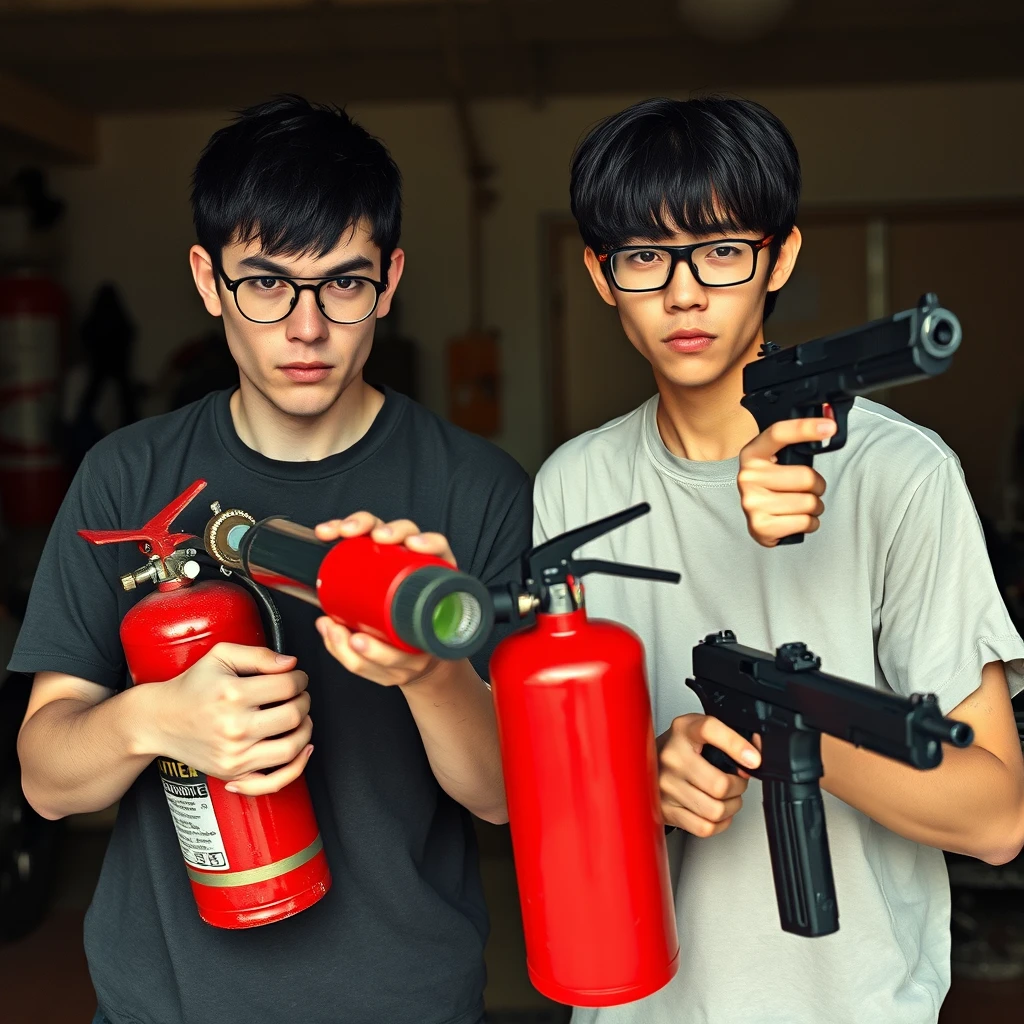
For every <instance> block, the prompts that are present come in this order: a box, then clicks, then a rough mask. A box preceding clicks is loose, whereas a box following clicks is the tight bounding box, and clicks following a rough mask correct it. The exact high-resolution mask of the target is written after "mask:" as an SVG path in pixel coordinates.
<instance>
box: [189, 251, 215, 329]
mask: <svg viewBox="0 0 1024 1024" xmlns="http://www.w3.org/2000/svg"><path fill="white" fill-rule="evenodd" d="M188 262H189V266H190V267H191V268H192V280H193V281H195V283H196V290H197V291H198V292H199V296H200V298H201V299H202V300H203V305H204V306H205V307H206V312H207V313H209V314H210V316H220V315H221V314H222V313H223V311H224V309H223V306H222V305H221V301H220V292H219V291H218V290H217V271H216V270H214V268H213V260H212V259H211V258H210V254H209V253H208V252H207V251H206V250H205V249H204V248H203V247H202V246H201V245H193V246H192V248H191V249H189V251H188Z"/></svg>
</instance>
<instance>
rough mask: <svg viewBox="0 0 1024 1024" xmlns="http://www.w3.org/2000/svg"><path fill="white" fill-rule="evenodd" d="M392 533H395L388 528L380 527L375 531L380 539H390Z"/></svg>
mask: <svg viewBox="0 0 1024 1024" xmlns="http://www.w3.org/2000/svg"><path fill="white" fill-rule="evenodd" d="M394 532H395V531H394V530H392V529H391V527H390V526H381V527H379V528H378V530H377V533H379V534H380V536H382V537H390V536H391V534H392V533H394Z"/></svg>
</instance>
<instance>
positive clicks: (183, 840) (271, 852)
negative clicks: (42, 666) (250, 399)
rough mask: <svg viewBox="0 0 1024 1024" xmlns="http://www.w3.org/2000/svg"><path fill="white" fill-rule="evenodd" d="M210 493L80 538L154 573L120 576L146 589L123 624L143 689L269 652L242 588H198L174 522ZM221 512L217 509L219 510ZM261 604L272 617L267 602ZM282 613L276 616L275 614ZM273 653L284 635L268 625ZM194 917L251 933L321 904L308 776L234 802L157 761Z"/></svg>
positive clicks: (219, 786) (209, 780) (319, 846)
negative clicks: (221, 656)
mask: <svg viewBox="0 0 1024 1024" xmlns="http://www.w3.org/2000/svg"><path fill="white" fill-rule="evenodd" d="M205 486H206V481H205V480H197V481H196V482H195V483H193V484H192V485H191V486H190V487H189V488H188V489H187V490H186V491H184V492H183V493H182V494H180V495H179V496H178V497H177V498H175V499H174V501H172V502H171V503H170V504H169V505H168V506H167V507H166V508H165V509H163V510H162V511H161V512H159V513H157V515H155V516H154V517H153V518H152V519H151V520H150V521H149V522H148V523H146V525H145V526H143V527H142V528H141V529H138V530H79V531H78V532H79V534H80V535H81V536H82V537H84V538H85V539H86V540H87V541H89V542H90V543H92V544H114V543H119V542H122V541H135V542H136V543H138V545H139V549H140V550H141V551H142V552H143V554H145V555H147V556H148V559H149V560H148V562H147V563H146V564H145V565H144V566H143V567H142V568H141V569H138V570H137V571H136V572H134V573H129V574H128V575H126V576H122V577H121V584H122V586H123V587H124V589H125V590H134V589H135V587H136V586H137V585H138V584H140V583H143V582H151V583H155V584H156V586H157V592H156V593H154V594H149V595H148V596H146V597H144V598H143V599H142V600H141V601H139V603H138V604H136V605H135V606H134V607H133V608H132V609H131V611H129V612H128V614H127V615H126V616H125V618H124V621H123V622H122V623H121V643H122V645H123V646H124V652H125V658H126V660H127V662H128V671H129V672H130V673H131V677H132V681H133V682H134V683H135V684H136V685H141V684H143V683H161V682H165V681H167V680H168V679H173V678H174V677H175V676H178V675H180V674H181V673H182V672H184V671H185V670H186V669H187V668H189V667H190V666H192V665H194V664H195V663H196V662H197V661H198V660H199V659H200V658H201V657H202V656H203V655H204V654H206V653H207V651H209V650H210V649H211V648H213V647H214V646H215V645H216V644H218V643H232V644H245V645H249V646H255V647H263V646H265V645H266V641H265V636H264V630H263V625H262V623H261V620H260V612H259V608H258V606H257V604H256V602H255V600H254V599H253V598H252V597H251V596H250V595H249V593H247V592H246V591H245V590H244V589H243V588H242V587H240V586H237V585H236V584H233V583H228V582H226V581H223V580H217V581H212V580H207V581H203V582H198V583H197V582H195V580H196V577H197V576H198V574H199V564H198V563H197V562H195V561H193V558H194V556H195V555H196V551H195V550H194V549H192V548H184V549H179V550H175V549H176V548H178V546H179V545H181V544H183V543H184V542H185V541H188V540H190V539H192V535H191V534H187V533H170V527H171V523H172V522H173V521H174V520H175V519H176V518H177V516H178V515H180V514H181V511H182V510H183V509H184V508H185V506H186V505H188V504H189V502H190V501H192V499H193V498H194V497H195V496H196V495H197V494H198V493H199V492H200V491H201V490H202V489H203V488H204V487H205ZM215 507H216V506H215ZM265 603H266V604H267V605H268V606H269V609H270V610H271V611H272V612H273V611H274V609H273V605H272V603H270V602H269V598H265ZM275 614H276V613H275ZM272 630H273V632H274V638H275V649H276V650H277V651H278V652H279V653H280V651H281V647H280V642H279V641H280V634H279V630H278V628H277V624H276V622H275V621H273V620H272ZM157 768H158V770H159V773H160V781H161V782H162V783H163V788H164V792H165V794H166V796H167V803H168V805H169V807H170V810H171V818H172V819H173V821H174V827H175V831H176V832H177V834H178V841H179V843H180V845H181V852H182V855H183V856H184V859H185V864H186V870H187V873H188V877H189V879H190V881H191V883H192V892H193V894H194V895H195V899H196V903H197V905H198V907H199V916H200V917H201V918H202V919H203V920H204V921H206V922H207V923H208V924H212V925H216V926H217V927H219V928H254V927H256V926H258V925H263V924H270V923H272V922H274V921H281V920H283V919H284V918H286V917H291V916H292V915H294V914H297V913H299V912H300V911H302V910H305V909H306V908H307V907H310V906H312V905H313V904H314V903H316V902H317V901H318V900H319V899H320V898H321V897H322V896H323V895H324V894H325V893H326V892H327V890H328V889H329V888H330V887H331V873H330V869H329V868H328V865H327V858H326V856H325V855H324V851H323V842H322V840H321V838H320V830H319V828H318V827H317V823H316V818H315V817H314V814H313V805H312V802H311V801H310V797H309V790H308V788H307V786H306V780H305V777H304V776H299V778H298V779H296V780H295V781H294V782H291V783H289V784H288V785H287V786H285V788H284V789H282V790H280V791H279V792H277V793H271V794H268V795H266V796H244V795H242V794H239V793H229V792H228V791H227V790H225V788H224V783H223V782H222V781H221V780H220V779H215V778H213V777H212V776H208V775H204V774H203V773H202V772H198V771H196V770H195V769H194V768H192V767H191V766H190V765H187V764H182V763H181V762H179V761H173V760H171V759H170V758H165V757H161V758H158V759H157Z"/></svg>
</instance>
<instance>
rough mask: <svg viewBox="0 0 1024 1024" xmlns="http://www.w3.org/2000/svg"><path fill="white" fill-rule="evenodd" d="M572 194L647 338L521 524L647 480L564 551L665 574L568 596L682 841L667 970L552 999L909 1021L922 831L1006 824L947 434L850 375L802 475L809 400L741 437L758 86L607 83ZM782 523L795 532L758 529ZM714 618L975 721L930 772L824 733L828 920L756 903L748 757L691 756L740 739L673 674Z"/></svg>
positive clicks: (600, 271) (620, 1016) (913, 1012)
mask: <svg viewBox="0 0 1024 1024" xmlns="http://www.w3.org/2000/svg"><path fill="white" fill-rule="evenodd" d="M570 193H571V199H572V208H573V212H574V214H575V216H576V219H577V222H578V223H579V227H580V232H581V234H582V236H583V240H584V242H585V244H586V251H585V257H584V258H585V262H586V266H587V269H588V270H589V272H590V275H591V277H592V279H593V283H594V286H595V288H596V289H597V291H598V293H599V295H600V296H601V298H602V299H604V301H605V302H607V303H608V304H610V305H612V306H614V307H615V308H616V310H617V312H618V315H619V319H620V321H621V323H622V328H623V331H624V333H625V335H626V337H627V338H628V340H629V342H630V343H632V345H633V346H634V347H635V348H636V349H637V350H638V351H639V352H640V353H641V355H643V356H644V358H646V359H647V360H648V361H649V362H650V364H651V368H652V370H653V371H654V382H655V385H656V387H657V394H656V395H655V396H654V397H653V398H651V399H650V400H649V401H647V402H645V403H644V404H643V405H642V406H641V407H640V408H638V409H636V410H634V411H633V412H630V413H628V414H626V415H624V416H621V417H619V418H618V419H615V420H613V421H611V422H610V423H607V424H605V425H604V426H602V427H599V428H598V429H596V430H592V431H590V432H588V433H586V434H583V435H582V436H580V437H577V438H576V439H574V440H572V441H570V442H568V443H567V444H566V445H564V446H563V447H562V448H560V449H559V450H558V451H557V452H556V453H555V454H554V455H553V456H552V457H551V458H550V459H549V460H548V462H547V463H546V464H545V465H544V467H543V468H542V469H541V471H540V473H539V474H538V478H537V482H536V486H535V491H534V503H535V524H534V533H535V541H539V540H542V539H545V538H547V537H550V536H552V535H554V534H557V533H560V532H562V531H563V530H566V529H571V528H573V527H576V526H579V525H581V524H582V523H585V522H588V521H590V520H593V519H597V518H599V517H601V516H605V515H608V514H610V513H611V512H614V511H617V510H618V509H621V508H624V507H626V506H629V505H631V504H634V503H635V502H638V501H641V500H645V501H649V502H650V504H651V507H652V511H651V513H650V515H648V516H645V517H643V518H642V519H640V520H638V521H637V522H636V523H634V524H633V525H632V526H630V527H629V529H627V530H620V531H617V532H616V533H614V534H610V535H609V536H608V537H607V538H602V539H601V540H598V541H595V542H594V543H593V544H592V545H590V546H588V547H587V548H586V549H585V553H586V554H587V555H589V556H592V557H605V558H613V559H615V560H616V561H624V562H630V563H635V564H640V565H660V566H663V567H664V568H666V569H676V570H679V571H680V572H681V573H682V582H681V583H680V584H679V585H678V586H674V587H666V586H665V584H662V583H646V582H641V581H636V580H625V579H618V578H615V577H610V576H609V577H604V576H595V577H593V578H592V579H591V580H590V581H589V582H588V584H587V595H588V606H589V608H590V611H591V614H593V615H596V616H602V617H607V618H610V619H615V620H618V621H621V622H624V623H626V624H627V625H629V626H631V627H632V628H633V629H634V630H635V631H636V632H637V633H638V634H639V636H640V637H641V638H642V640H643V642H644V645H645V648H646V652H647V659H648V660H647V666H648V676H649V680H650V684H651V691H652V700H653V705H654V712H655V720H656V729H657V732H658V734H659V740H658V748H659V753H660V766H661V773H660V781H661V801H662V813H663V815H664V819H665V821H666V823H668V824H669V825H673V826H677V827H678V829H679V830H680V831H679V832H677V833H676V834H675V836H676V838H673V840H672V841H673V842H676V841H678V842H680V843H682V849H681V850H679V849H677V850H676V851H675V852H677V853H681V862H680V874H679V877H678V881H677V883H676V910H677V914H678V924H679V935H680V946H681V956H680V967H679V972H678V974H677V975H676V977H675V979H674V980H673V981H672V982H670V983H669V984H668V985H667V986H666V987H665V988H664V989H663V990H662V991H660V992H658V993H656V994H654V995H652V996H650V997H648V998H647V999H646V1000H641V1001H640V1002H637V1003H633V1004H629V1005H626V1006H621V1007H616V1008H610V1009H605V1010H577V1011H576V1013H575V1015H574V1018H573V1019H574V1021H575V1022H576V1024H737V1022H740V1021H742V1022H744V1024H823V1022H828V1024H862V1022H864V1021H885V1022H886V1024H926V1022H931V1024H934V1022H935V1021H936V1019H937V1016H938V1012H939V1006H940V1004H941V1002H942V1000H943V998H944V995H945V993H946V990H947V988H948V986H949V975H950V969H949V968H950V965H949V953H950V934H949V914H950V903H949V886H948V880H947V877H946V870H945V864H944V861H943V856H942V853H941V850H943V849H947V850H953V851H956V852H959V853H963V854H967V855H969V856H974V857H979V858H981V859H983V860H986V861H989V862H990V863H993V864H998V863H1003V862H1005V861H1007V860H1009V859H1011V858H1012V857H1013V856H1014V855H1015V854H1016V853H1017V852H1018V851H1019V850H1020V848H1021V846H1022V844H1024V765H1022V760H1021V751H1020V745H1019V742H1018V740H1017V735H1016V730H1015V728H1014V723H1013V715H1012V712H1011V707H1010V695H1011V693H1015V692H1016V691H1018V690H1020V688H1021V685H1022V678H1024V677H1022V668H1024V663H1022V660H1021V659H1022V658H1024V644H1022V642H1021V639H1020V637H1019V636H1018V635H1017V633H1016V631H1015V630H1014V628H1013V626H1012V624H1011V622H1010V619H1009V617H1008V615H1007V612H1006V609H1005V607H1004V606H1003V603H1002V600H1001V598H1000V596H999V593H998V591H997V588H996V586H995V583H994V581H993V578H992V573H991V571H990V568H989V563H988V559H987V556H986V549H985V544H984V540H983V536H982V531H981V529H980V527H979V523H978V519H977V516H976V514H975V511H974V507H973V504H972V502H971V499H970V496H969V494H968V492H967V488H966V486H965V483H964V479H963V476H962V473H961V470H960V466H959V463H958V462H957V459H956V456H955V455H954V454H953V453H952V452H951V451H950V449H949V448H948V447H946V445H944V444H943V443H942V441H941V440H940V439H939V438H938V437H937V436H936V435H935V434H934V433H932V432H931V431H928V430H924V429H922V428H921V427H918V426H916V425H914V424H913V423H910V422H908V421H907V420H905V419H904V418H902V417H901V416H898V415H896V414H895V413H893V412H891V411H890V410H888V409H886V408H884V407H882V406H880V405H876V404H874V403H872V402H866V401H860V400H858V401H857V403H856V404H855V406H854V408H853V410H852V412H851V413H850V417H849V440H848V442H847V444H846V446H845V447H844V448H843V449H842V450H841V451H839V452H836V453H835V454H833V455H829V456H828V457H826V458H822V459H820V460H819V462H820V463H821V465H820V467H819V468H820V470H821V474H820V475H819V473H817V472H815V471H814V470H811V469H809V468H807V467H799V466H796V467H790V466H780V465H778V464H777V463H776V462H775V460H774V454H775V453H776V452H777V451H778V450H779V449H781V448H782V447H783V446H784V445H787V444H791V443H794V442H797V441H805V440H821V439H822V438H823V437H827V436H829V435H830V434H831V433H833V432H834V429H835V428H834V424H833V423H832V422H831V421H830V420H822V419H811V420H800V421H792V422H783V423H779V424H776V425H775V426H774V427H773V428H771V429H770V430H768V431H766V432H765V433H764V434H762V435H759V436H758V435H757V427H756V425H755V422H754V419H753V417H752V416H751V415H750V414H749V413H748V412H747V411H746V410H745V409H744V408H743V407H742V406H741V405H740V398H741V397H742V393H743V387H742V374H743V367H744V365H745V364H747V363H748V362H750V361H751V360H753V359H756V358H757V357H758V352H759V350H760V347H761V343H762V341H763V338H764V333H763V328H764V320H765V318H766V317H767V315H768V314H769V313H770V312H771V309H772V307H773V305H774V302H775V297H776V294H777V292H778V290H779V289H780V288H781V287H782V286H783V285H784V284H785V283H786V281H787V279H788V278H789V276H790V274H791V273H792V271H793V266H794V263H795V262H796V258H797V253H798V252H799V249H800V232H799V230H798V229H797V228H796V226H795V222H796V215H797V205H798V200H799V194H800V168H799V162H798V157H797V152H796V149H795V147H794V145H793V142H792V139H791V138H790V136H789V133H788V132H787V131H786V129H785V127H784V126H783V125H782V124H781V123H780V122H779V121H778V119H777V118H775V117H774V116H773V115H772V114H770V113H769V112H768V111H767V110H765V109H764V108H763V107H760V106H758V105H757V104H754V103H749V102H744V101H741V100H726V99H700V100H692V101H688V102H677V101H673V100H667V99H665V100H650V101H646V102H643V103H640V104H637V105H635V106H633V107H630V108H628V109H627V110H624V111H622V112H621V113H619V114H616V115H614V116H613V117H610V118H608V119H606V120H605V121H603V122H601V123H600V124H599V125H598V126H596V127H595V128H594V129H593V130H592V131H591V132H590V133H589V134H588V135H587V137H586V138H585V139H584V140H583V142H582V143H581V145H580V146H579V148H578V150H577V152H576V154H575V157H574V160H573V166H572V181H571V186H570ZM737 480H738V483H739V489H740V492H741V497H742V501H740V500H737V494H736V488H737ZM826 483H827V485H828V493H829V496H830V509H829V512H828V514H827V515H825V516H822V513H823V504H822V501H821V496H822V494H823V493H824V492H825V486H826ZM819 527H820V529H819ZM748 530H749V532H748ZM797 530H800V531H807V532H809V533H811V534H812V535H811V536H809V537H808V538H807V540H806V542H805V543H804V544H802V545H800V546H799V547H796V546H794V547H783V548H780V549H778V550H775V547H774V546H775V545H776V543H777V541H778V539H779V538H780V537H783V536H786V535H787V534H791V533H794V532H795V531H797ZM815 531H816V532H815ZM750 534H752V535H753V536H754V538H755V539H756V540H757V541H759V543H754V541H753V540H751V536H750ZM721 629H731V630H733V631H734V632H735V633H736V635H737V637H738V638H739V640H740V642H742V643H744V644H747V645H749V646H751V647H754V648H760V649H762V650H769V651H770V650H774V649H775V648H776V647H778V646H780V645H781V644H783V643H786V642H790V641H803V642H805V643H806V644H807V645H808V646H809V647H810V648H811V649H812V650H813V651H814V652H815V653H816V654H818V655H819V656H820V657H821V658H822V662H823V667H824V669H825V670H826V671H829V672H832V673H834V674H836V675H839V676H844V677H847V678H849V679H853V680H857V681H859V682H861V683H865V684H868V685H872V686H877V687H879V688H882V689H891V690H893V691H895V692H897V693H899V694H909V693H911V692H914V691H933V692H935V693H937V694H938V698H939V702H940V704H941V707H942V710H943V712H944V713H946V714H949V715H953V716H954V717H956V718H958V719H960V720H962V721H965V722H968V723H970V725H971V726H972V727H973V729H974V733H975V741H974V743H973V745H972V746H971V747H969V748H967V749H964V750H954V749H950V748H947V749H946V750H945V753H944V760H943V763H942V765H941V766H940V767H939V768H937V769H935V770H933V771H929V772H917V771H914V770H913V769H910V768H907V767H904V766H903V765H899V764H896V763H894V762H890V761H887V760H885V759H883V758H881V757H878V756H876V755H874V754H871V753H869V752H866V751H863V750H858V749H855V748H853V747H852V746H850V745H848V744H845V743H842V742H840V741H837V740H833V739H831V738H830V737H827V736H826V737H822V757H823V762H824V767H825V775H824V778H823V779H822V789H823V790H824V791H825V797H824V799H825V814H826V819H827V824H828V836H829V841H830V844H831V851H832V863H833V868H834V874H835V887H836V895H837V899H838V903H839V906H840V907H841V919H840V928H839V931H838V932H837V933H835V934H832V935H829V936H826V937H820V938H814V939H807V938H803V937H799V936H795V935H790V934H787V933H785V932H783V931H782V930H781V928H780V926H779V914H778V911H777V908H776V897H775V889H774V886H773V882H772V874H771V863H770V858H769V852H768V844H767V837H766V832H765V822H764V817H763V814H762V811H761V806H760V805H761V792H760V783H758V782H756V781H749V780H748V777H740V778H738V777H735V776H731V775H727V774H725V773H723V772H721V771H719V770H718V769H717V768H715V767H713V766H712V765H711V764H710V763H709V762H708V761H706V760H705V759H704V758H703V757H702V756H701V751H702V747H703V745H704V744H705V743H707V744H711V745H713V746H716V747H719V748H721V749H722V750H724V751H725V752H726V753H728V754H729V755H730V756H731V757H732V758H733V759H734V760H735V761H736V762H738V763H740V764H743V763H745V764H747V765H748V766H750V767H756V766H757V765H758V763H759V759H760V758H759V754H758V752H757V750H756V749H755V747H754V746H752V745H751V744H750V743H748V742H747V741H746V740H745V739H744V738H743V737H742V736H740V735H738V734H737V733H735V732H733V731H731V730H730V729H728V728H727V727H726V726H725V725H724V724H723V723H722V722H720V721H718V720H717V719H715V718H713V717H706V716H704V715H703V714H702V713H701V710H702V709H701V706H700V703H699V702H698V700H697V698H696V696H695V695H694V693H693V692H692V691H691V690H690V689H688V688H687V687H686V685H685V680H686V678H687V676H688V675H689V674H690V672H691V650H692V648H693V646H694V644H695V643H696V642H697V641H698V640H699V639H700V638H701V637H703V636H705V635H707V634H708V633H711V632H715V631H717V630H721ZM1008 684H1009V685H1008ZM748 781H749V788H748ZM744 792H745V793H746V798H747V799H746V801H745V802H744V800H743V796H744ZM741 806H742V809H741ZM683 833H689V835H687V836H686V838H685V842H683V840H682V834H683ZM712 837H713V838H712Z"/></svg>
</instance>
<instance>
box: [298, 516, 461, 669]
mask: <svg viewBox="0 0 1024 1024" xmlns="http://www.w3.org/2000/svg"><path fill="white" fill-rule="evenodd" d="M367 533H368V534H370V536H371V537H372V539H373V540H374V541H375V542H376V543H377V544H404V545H405V546H406V547H407V548H409V550H410V551H415V552H417V553H419V554H424V555H437V556H438V557H439V558H443V559H444V560H445V561H446V562H448V563H449V564H451V565H452V566H453V567H456V568H457V566H456V565H455V556H454V555H453V554H452V550H451V548H450V547H449V545H448V541H447V539H446V538H445V537H443V536H442V535H441V534H440V533H421V532H420V528H419V527H418V526H417V525H416V524H415V523H414V522H412V521H411V520H409V519H396V520H394V521H393V522H390V523H385V522H384V521H383V520H382V519H379V518H378V517H377V516H375V515H373V514H372V513H370V512H356V513H354V514H353V515H351V516H349V517H348V518H347V519H332V520H331V521H330V522H326V523H320V525H319V526H317V528H316V535H317V537H318V538H319V539H320V540H325V541H332V540H338V539H339V538H342V539H346V538H351V537H361V536H363V535H364V534H367ZM316 628H317V629H318V630H319V631H320V635H321V636H322V637H323V638H324V645H325V646H326V647H327V650H328V651H330V652H331V654H332V655H334V657H335V658H337V659H338V661H340V662H341V664H342V665H344V666H345V668H347V669H348V670H349V672H351V673H352V674H353V675H357V676H362V677H363V678H364V679H369V680H370V681H371V682H374V683H379V684H380V685H381V686H406V685H408V684H409V683H416V682H420V681H422V680H423V679H425V678H426V677H427V676H429V675H430V674H431V673H432V672H434V671H435V670H436V669H438V668H439V667H440V659H438V658H435V657H434V656H433V655H431V654H426V653H421V654H409V653H407V652H406V651H400V650H399V649H398V648H397V647H392V646H391V645H390V644H387V643H384V642H383V641H382V640H378V639H377V638H376V637H373V636H368V635H367V634H366V633H353V632H352V631H351V630H349V629H346V628H345V627H344V626H343V625H341V623H338V622H334V621H333V620H332V619H330V618H328V617H327V616H326V615H323V616H321V617H320V618H319V619H317V620H316Z"/></svg>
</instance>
